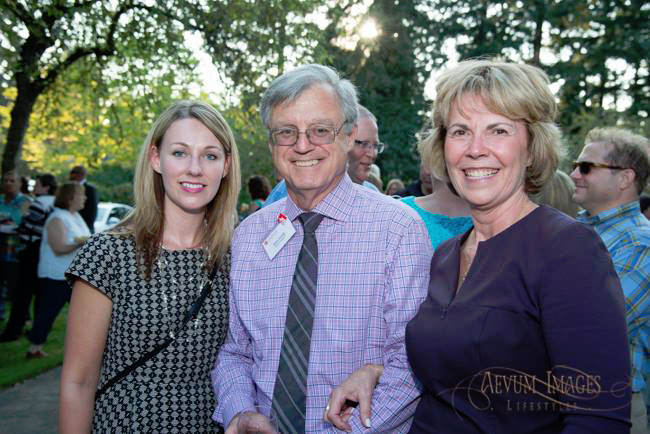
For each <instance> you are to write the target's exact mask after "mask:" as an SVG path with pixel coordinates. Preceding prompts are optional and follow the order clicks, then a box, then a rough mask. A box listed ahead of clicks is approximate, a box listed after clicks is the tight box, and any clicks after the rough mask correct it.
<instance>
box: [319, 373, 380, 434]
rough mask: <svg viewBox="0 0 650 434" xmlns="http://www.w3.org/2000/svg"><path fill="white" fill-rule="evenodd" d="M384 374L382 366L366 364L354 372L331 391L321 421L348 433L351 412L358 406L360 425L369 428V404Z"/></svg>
mask: <svg viewBox="0 0 650 434" xmlns="http://www.w3.org/2000/svg"><path fill="white" fill-rule="evenodd" d="M383 372H384V367H383V366H382V365H373V364H367V365H365V366H363V367H361V368H359V369H357V370H356V371H354V372H353V373H352V374H350V376H349V377H348V378H346V380H345V381H344V382H343V383H342V384H341V385H340V386H338V387H337V388H336V389H334V390H333V391H332V393H331V394H330V399H329V402H328V404H327V407H326V408H325V413H324V414H323V419H325V421H326V422H329V423H331V424H332V425H334V426H335V427H337V428H338V429H340V430H343V431H347V432H350V431H352V427H351V426H350V424H349V423H348V420H349V419H350V416H351V415H352V410H353V409H354V407H355V406H356V405H354V404H355V403H358V404H359V418H360V420H361V424H362V425H363V426H365V427H366V428H370V410H371V409H370V403H371V401H372V393H373V392H374V390H375V386H377V383H378V382H379V378H381V374H382V373H383Z"/></svg>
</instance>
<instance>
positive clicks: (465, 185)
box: [325, 60, 630, 434]
mask: <svg viewBox="0 0 650 434" xmlns="http://www.w3.org/2000/svg"><path fill="white" fill-rule="evenodd" d="M555 114H556V105H555V100H554V97H553V94H552V93H551V91H550V90H549V88H548V78H547V77H546V75H545V74H544V73H543V72H542V71H541V70H540V69H538V68H536V67H533V66H529V65H517V64H512V63H504V62H496V61H490V60H474V61H465V62H461V63H460V64H459V65H458V66H456V67H455V68H452V69H451V70H449V71H447V72H446V73H444V74H443V75H442V76H441V77H440V79H439V81H438V84H437V92H436V101H435V105H434V109H433V119H432V120H433V129H432V130H431V133H430V134H429V136H428V137H426V138H425V139H424V141H425V144H428V146H430V147H431V149H432V152H433V153H434V155H437V158H434V164H433V173H434V174H435V175H436V176H437V177H438V178H441V179H448V180H449V181H450V183H451V185H452V187H453V188H454V190H455V191H456V192H457V193H458V195H459V196H460V197H462V198H463V199H465V200H466V201H467V202H468V203H469V204H470V208H471V214H472V220H473V222H474V227H473V228H472V229H471V230H469V231H468V232H466V233H465V234H463V235H460V236H458V237H455V238H452V239H451V240H449V241H447V242H446V243H444V244H442V245H441V246H440V247H439V248H438V249H437V250H436V253H435V255H434V257H433V260H432V262H431V280H430V284H429V291H428V295H427V298H426V299H425V301H424V302H423V303H422V305H421V306H420V310H419V312H418V313H417V314H416V316H415V317H414V318H413V319H412V320H411V321H410V322H409V324H408V326H407V328H406V346H407V353H408V358H409V362H410V364H411V367H412V368H413V372H414V374H415V376H416V377H417V378H418V380H419V381H420V383H421V385H422V396H421V399H420V402H419V403H418V406H417V409H416V411H415V416H414V418H413V423H412V425H411V432H413V433H459V434H462V433H607V434H613V433H627V432H629V427H630V422H629V419H630V408H629V404H630V389H629V379H630V359H629V353H628V349H627V339H626V327H625V318H624V315H625V311H624V306H623V296H622V291H621V288H620V284H619V282H618V278H617V276H616V273H615V272H614V269H613V266H612V263H611V260H610V259H609V256H608V253H607V250H606V248H605V246H604V245H603V243H602V242H601V241H600V239H599V238H598V236H597V235H596V233H595V232H593V231H592V230H591V229H589V228H587V227H586V226H583V225H581V224H580V223H577V222H576V221H575V220H573V219H571V218H569V217H568V216H566V215H565V214H562V213H560V212H559V211H556V210H554V209H552V208H549V207H546V206H543V205H542V206H538V205H536V204H535V203H534V202H532V201H531V200H530V198H529V194H534V193H535V192H537V191H539V189H540V188H541V186H542V185H544V183H545V182H546V181H547V180H548V179H549V178H550V177H551V176H552V175H553V173H554V172H555V170H556V168H557V165H558V160H559V155H560V132H559V130H558V128H557V127H556V126H555V125H554V123H553V120H554V118H555ZM381 371H382V368H381V366H378V365H367V366H366V367H364V368H361V369H360V370H358V371H357V372H355V373H354V374H352V375H351V376H350V377H349V378H348V380H346V382H345V383H343V384H342V385H341V386H340V387H339V388H338V389H337V390H335V391H334V392H333V393H332V396H331V399H330V402H329V404H328V407H327V409H326V411H325V418H326V420H329V421H331V422H332V423H333V424H335V425H336V426H337V427H339V428H341V429H347V428H348V426H349V425H347V420H348V419H349V418H350V417H352V415H353V414H354V411H355V410H353V409H352V407H351V406H349V405H346V399H349V400H352V401H358V402H359V403H360V414H359V415H360V416H361V417H362V420H364V421H366V422H367V423H366V426H368V422H371V420H368V419H371V412H370V401H371V394H372V388H373V386H374V382H375V381H376V380H377V378H378V377H379V376H380V375H381ZM347 403H348V404H349V401H347Z"/></svg>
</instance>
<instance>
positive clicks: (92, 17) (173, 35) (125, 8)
mask: <svg viewBox="0 0 650 434" xmlns="http://www.w3.org/2000/svg"><path fill="white" fill-rule="evenodd" d="M188 4H189V3H186V2H173V1H171V0H170V1H161V2H155V3H153V2H141V1H137V0H127V1H121V2H113V1H108V0H106V1H82V0H76V1H63V0H54V1H50V2H43V1H36V0H29V1H22V2H18V1H10V0H1V1H0V11H1V12H0V14H1V15H0V18H1V19H0V34H1V36H2V39H3V44H1V45H0V54H1V55H0V59H2V60H1V61H0V69H1V70H2V71H3V76H4V78H5V79H6V78H7V76H9V77H11V78H12V79H13V81H14V86H15V88H16V94H15V99H14V101H13V106H12V109H11V114H10V123H9V126H8V130H7V133H6V145H5V148H4V155H3V161H2V170H3V171H7V170H10V169H12V168H14V167H15V166H16V164H17V163H18V161H19V160H20V158H21V151H22V143H23V139H24V136H25V133H26V131H27V127H28V125H29V121H30V117H31V114H32V111H33V108H34V104H35V103H36V101H37V100H38V98H39V97H40V96H41V95H42V94H43V93H44V92H46V91H47V90H49V89H50V88H51V87H52V86H53V85H54V84H55V83H56V82H57V80H58V79H59V78H60V77H62V76H63V75H65V74H66V73H67V72H68V71H69V70H70V68H71V67H72V66H74V65H77V64H78V63H79V62H80V61H84V67H83V68H79V69H78V71H100V72H101V73H106V74H107V76H120V77H121V78H122V79H123V80H126V82H127V86H128V89H131V90H132V91H134V92H138V91H140V89H138V87H140V86H144V87H145V88H146V83H148V82H150V81H151V80H153V79H155V78H156V77H159V76H161V75H164V74H166V73H169V72H170V71H175V72H176V73H177V74H182V73H183V71H184V70H185V71H188V70H191V68H192V66H193V62H192V60H191V55H190V53H189V52H188V50H187V49H186V48H185V46H184V38H183V34H182V27H181V26H180V24H179V21H178V20H177V19H176V18H175V17H183V16H184V15H185V14H186V13H188V11H189V8H188ZM109 59H110V62H109ZM80 79H81V80H80V83H84V82H86V81H87V80H89V79H90V78H89V77H88V76H85V75H80ZM66 82H69V81H68V80H66ZM97 82H98V83H103V82H104V81H103V80H99V81H97Z"/></svg>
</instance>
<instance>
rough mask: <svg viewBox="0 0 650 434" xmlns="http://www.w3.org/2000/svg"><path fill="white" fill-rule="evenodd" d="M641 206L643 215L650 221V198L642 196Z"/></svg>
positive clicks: (640, 198) (640, 199) (645, 195)
mask: <svg viewBox="0 0 650 434" xmlns="http://www.w3.org/2000/svg"><path fill="white" fill-rule="evenodd" d="M639 206H640V207H641V214H643V215H644V216H646V218H647V219H650V196H648V195H647V194H642V195H641V196H640V197H639Z"/></svg>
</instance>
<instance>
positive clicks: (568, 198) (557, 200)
mask: <svg viewBox="0 0 650 434" xmlns="http://www.w3.org/2000/svg"><path fill="white" fill-rule="evenodd" d="M575 191H576V186H575V184H574V183H573V180H572V179H571V177H570V176H569V175H567V174H566V173H564V172H562V171H561V170H556V171H555V174H554V175H553V177H552V178H551V179H550V180H549V181H548V182H547V183H546V184H544V186H543V187H542V189H541V190H540V191H539V192H538V193H537V194H535V195H533V196H532V197H531V198H532V199H533V201H535V202H536V203H538V204H544V205H548V206H551V207H553V208H555V209H557V210H559V211H562V212H563V213H564V214H566V215H568V216H571V217H573V218H575V216H576V215H578V204H576V203H575V202H574V201H573V193H575Z"/></svg>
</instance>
